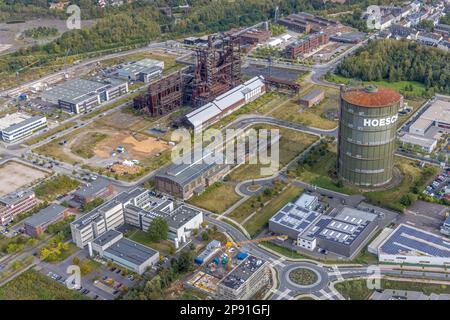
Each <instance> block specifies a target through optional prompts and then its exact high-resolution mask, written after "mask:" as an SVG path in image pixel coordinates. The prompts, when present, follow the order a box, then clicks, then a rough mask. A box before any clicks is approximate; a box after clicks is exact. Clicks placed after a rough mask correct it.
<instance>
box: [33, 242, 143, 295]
mask: <svg viewBox="0 0 450 320" xmlns="http://www.w3.org/2000/svg"><path fill="white" fill-rule="evenodd" d="M74 257H78V258H79V259H80V260H84V259H86V258H87V257H88V252H87V249H84V250H80V251H78V252H77V253H75V254H74V255H72V256H71V257H69V258H68V259H66V260H65V261H63V262H61V263H59V264H51V263H45V262H41V263H40V264H39V267H40V268H41V269H40V272H41V273H43V274H45V275H46V276H48V277H50V278H52V279H53V280H55V281H58V282H60V283H61V284H63V285H66V280H67V277H69V274H68V273H67V268H68V267H69V266H71V265H73V263H72V260H73V258H74ZM102 262H103V265H102V266H101V267H100V268H99V269H98V270H94V271H92V272H90V273H89V274H87V275H85V276H83V277H82V278H81V287H80V288H79V289H78V291H80V292H81V293H82V294H85V295H86V296H88V297H90V298H92V299H96V300H113V299H115V298H117V297H118V296H119V295H120V289H121V288H122V287H124V286H126V287H127V288H132V287H133V286H135V285H136V284H137V282H138V281H137V280H136V279H135V278H134V276H131V275H123V274H122V273H121V272H120V269H116V268H114V269H113V268H108V267H107V266H106V263H105V262H104V261H102ZM94 281H100V282H102V283H103V285H100V286H96V285H95V283H94ZM106 284H108V285H106ZM101 287H108V290H107V291H109V292H107V291H106V290H102V289H101ZM109 289H110V290H109ZM73 290H77V289H73Z"/></svg>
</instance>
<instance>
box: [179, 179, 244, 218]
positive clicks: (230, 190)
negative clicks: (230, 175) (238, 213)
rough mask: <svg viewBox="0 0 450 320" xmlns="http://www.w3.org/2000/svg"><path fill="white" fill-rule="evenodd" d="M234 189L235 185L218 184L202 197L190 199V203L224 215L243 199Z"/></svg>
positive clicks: (206, 191)
mask: <svg viewBox="0 0 450 320" xmlns="http://www.w3.org/2000/svg"><path fill="white" fill-rule="evenodd" d="M234 189H235V186H234V185H233V184H227V183H220V182H216V183H214V184H213V185H212V186H210V187H209V188H207V189H206V190H205V191H204V192H203V193H202V194H201V195H199V196H193V197H192V198H190V199H189V201H188V202H189V203H191V204H193V205H195V206H197V207H200V208H203V209H206V210H209V211H211V212H214V213H222V212H224V211H225V210H226V209H228V208H229V207H231V206H232V205H233V204H234V203H236V202H237V201H239V199H241V196H240V195H238V194H237V193H236V191H234Z"/></svg>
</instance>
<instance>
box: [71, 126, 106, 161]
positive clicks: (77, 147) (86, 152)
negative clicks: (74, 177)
mask: <svg viewBox="0 0 450 320" xmlns="http://www.w3.org/2000/svg"><path fill="white" fill-rule="evenodd" d="M107 137H108V136H107V135H106V134H104V133H101V132H88V133H87V134H85V135H84V136H83V139H79V140H77V141H76V142H75V143H74V144H73V145H72V146H71V148H70V150H71V151H72V153H74V154H76V155H77V156H80V157H82V158H86V159H89V158H92V157H93V156H94V150H93V149H94V147H95V145H96V144H97V143H99V142H100V141H102V140H104V139H106V138H107Z"/></svg>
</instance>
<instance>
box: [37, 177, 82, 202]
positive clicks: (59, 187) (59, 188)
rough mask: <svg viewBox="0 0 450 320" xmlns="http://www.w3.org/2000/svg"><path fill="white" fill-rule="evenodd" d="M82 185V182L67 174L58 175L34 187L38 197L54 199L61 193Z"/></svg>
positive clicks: (48, 199)
mask: <svg viewBox="0 0 450 320" xmlns="http://www.w3.org/2000/svg"><path fill="white" fill-rule="evenodd" d="M79 185H80V182H78V181H77V180H74V179H72V178H70V177H69V176H66V175H58V176H57V177H54V178H53V179H50V180H46V181H44V182H42V183H41V184H39V185H38V186H37V187H36V188H34V192H35V193H36V197H38V198H40V199H42V200H47V201H52V200H54V199H55V198H56V197H58V196H59V195H62V194H65V193H67V192H69V191H72V190H74V189H75V188H77V187H78V186H79Z"/></svg>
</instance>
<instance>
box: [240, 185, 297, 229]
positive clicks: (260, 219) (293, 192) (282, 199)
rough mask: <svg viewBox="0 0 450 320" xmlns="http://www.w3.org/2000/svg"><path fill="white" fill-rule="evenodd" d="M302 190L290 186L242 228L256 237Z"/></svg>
mask: <svg viewBox="0 0 450 320" xmlns="http://www.w3.org/2000/svg"><path fill="white" fill-rule="evenodd" d="M301 192H302V188H300V187H297V186H293V185H290V186H288V187H287V188H286V189H284V191H281V193H280V194H279V195H278V196H276V197H274V198H273V199H272V200H271V201H270V202H269V203H268V204H267V205H266V206H265V207H264V208H263V209H262V210H261V211H259V212H258V213H257V214H255V215H254V216H253V217H252V218H251V219H250V220H248V221H247V222H246V223H245V225H244V227H245V228H246V229H247V231H248V233H249V234H250V235H251V236H254V235H256V234H257V233H259V232H260V231H261V229H262V228H263V227H264V226H265V225H266V224H267V222H268V221H269V219H270V218H271V217H272V216H273V215H274V214H275V213H276V212H277V211H278V210H280V209H281V208H282V207H283V206H284V205H285V204H286V203H288V202H291V201H293V200H295V199H296V198H298V196H299V195H300V193H301Z"/></svg>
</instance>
